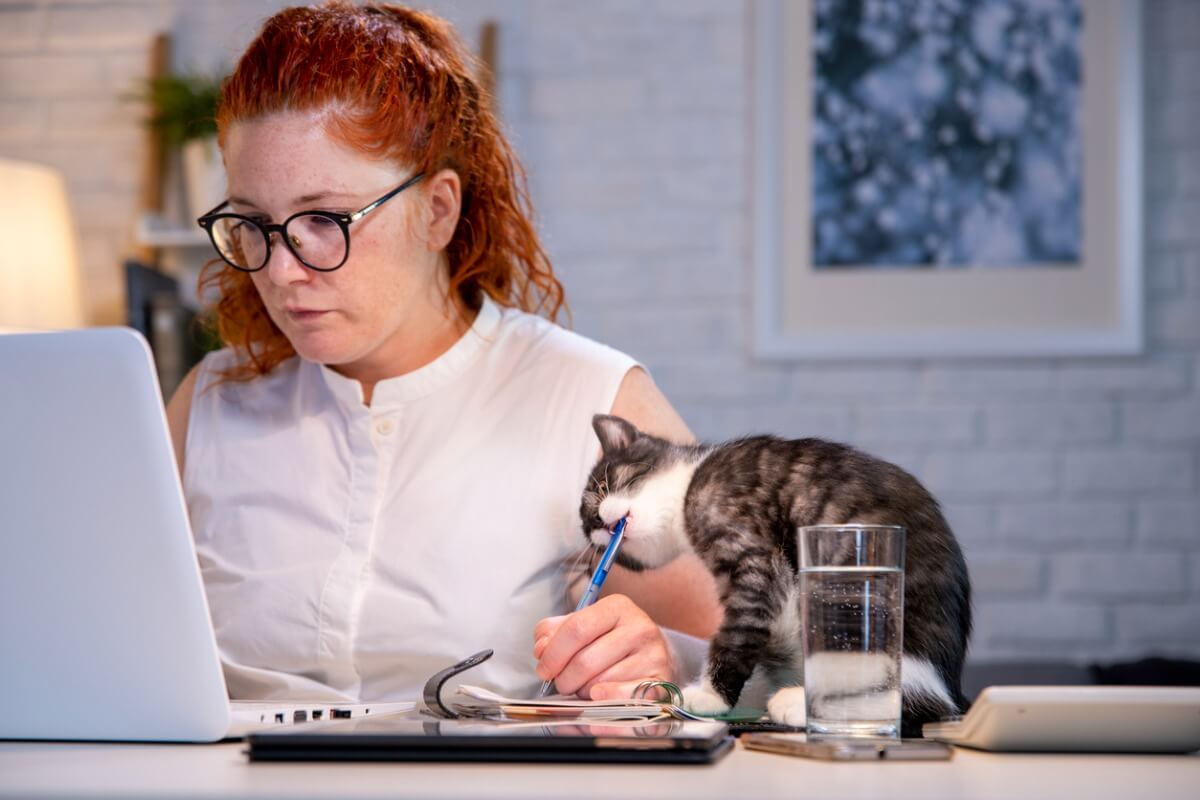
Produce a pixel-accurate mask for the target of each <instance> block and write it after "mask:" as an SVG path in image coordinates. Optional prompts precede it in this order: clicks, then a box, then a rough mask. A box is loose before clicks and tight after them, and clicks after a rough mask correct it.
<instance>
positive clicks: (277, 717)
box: [275, 711, 283, 725]
mask: <svg viewBox="0 0 1200 800" xmlns="http://www.w3.org/2000/svg"><path fill="white" fill-rule="evenodd" d="M275 722H276V723H278V724H279V725H282V724H283V712H282V711H280V712H279V713H278V714H276V715H275Z"/></svg>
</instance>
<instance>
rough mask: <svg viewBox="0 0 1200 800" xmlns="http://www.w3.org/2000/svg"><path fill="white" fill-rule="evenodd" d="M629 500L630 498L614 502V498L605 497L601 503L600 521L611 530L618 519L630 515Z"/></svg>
mask: <svg viewBox="0 0 1200 800" xmlns="http://www.w3.org/2000/svg"><path fill="white" fill-rule="evenodd" d="M628 502H629V501H628V500H626V501H625V502H624V503H622V502H614V499H613V498H605V500H604V502H603V503H601V504H600V508H599V509H598V511H599V514H600V521H601V522H603V523H604V527H606V528H608V529H609V530H610V531H611V530H612V528H613V526H614V525H616V524H617V521H618V520H619V519H621V517H628V516H629V506H628V505H627V503H628Z"/></svg>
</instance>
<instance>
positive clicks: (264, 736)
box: [247, 717, 734, 764]
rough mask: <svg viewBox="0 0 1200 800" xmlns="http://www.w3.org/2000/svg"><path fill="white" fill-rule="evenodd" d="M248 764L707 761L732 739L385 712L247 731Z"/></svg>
mask: <svg viewBox="0 0 1200 800" xmlns="http://www.w3.org/2000/svg"><path fill="white" fill-rule="evenodd" d="M247 741H248V743H249V750H248V751H247V752H248V756H249V758H250V760H251V761H491V762H496V761H501V762H514V761H516V762H583V763H613V764H637V763H655V764H710V763H712V762H714V761H716V760H717V759H719V758H721V757H722V756H724V755H725V754H726V753H728V752H729V750H730V748H731V747H732V746H733V742H734V739H733V737H731V736H730V735H729V732H728V730H727V728H726V726H725V725H724V724H723V723H720V722H689V721H682V720H675V719H666V720H657V721H644V720H612V721H603V722H602V721H596V720H557V721H549V722H546V721H539V722H494V721H486V720H477V719H468V720H463V719H436V718H433V717H427V718H423V719H414V718H405V717H387V718H383V719H368V720H351V721H349V722H345V723H319V724H317V725H306V726H302V727H297V728H292V729H291V730H286V731H285V730H280V731H269V732H266V733H254V734H251V735H250V736H249V737H248V738H247Z"/></svg>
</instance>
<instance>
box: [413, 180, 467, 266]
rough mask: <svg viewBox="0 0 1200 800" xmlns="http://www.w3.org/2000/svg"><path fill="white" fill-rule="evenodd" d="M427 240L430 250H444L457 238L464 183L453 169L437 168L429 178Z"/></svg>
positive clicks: (425, 224)
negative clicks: (455, 234)
mask: <svg viewBox="0 0 1200 800" xmlns="http://www.w3.org/2000/svg"><path fill="white" fill-rule="evenodd" d="M422 183H424V184H425V187H424V188H425V192H424V194H425V198H426V203H427V206H426V214H425V220H424V225H423V227H424V231H423V233H424V239H425V242H426V243H427V244H428V246H429V249H430V250H434V251H438V250H444V249H445V248H446V245H448V244H450V240H451V239H452V238H454V229H455V228H457V227H458V217H459V214H460V213H461V211H462V182H461V181H460V180H459V177H458V173H457V172H455V171H454V170H452V169H443V170H438V171H437V172H435V173H434V174H433V175H431V176H429V177H428V178H426V179H425V180H424V181H422Z"/></svg>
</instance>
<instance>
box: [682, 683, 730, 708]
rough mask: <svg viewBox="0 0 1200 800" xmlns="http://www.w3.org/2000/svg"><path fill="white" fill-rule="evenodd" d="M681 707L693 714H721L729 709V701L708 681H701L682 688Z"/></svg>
mask: <svg viewBox="0 0 1200 800" xmlns="http://www.w3.org/2000/svg"><path fill="white" fill-rule="evenodd" d="M683 707H684V708H686V709H687V710H688V711H691V712H693V713H695V714H723V713H725V712H726V711H728V710H729V703H726V702H725V699H724V698H723V697H721V695H719V694H717V692H716V691H715V690H714V689H713V688H712V686H711V685H710V684H709V683H708V681H701V682H700V683H693V684H692V685H691V686H685V687H684V688H683Z"/></svg>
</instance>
